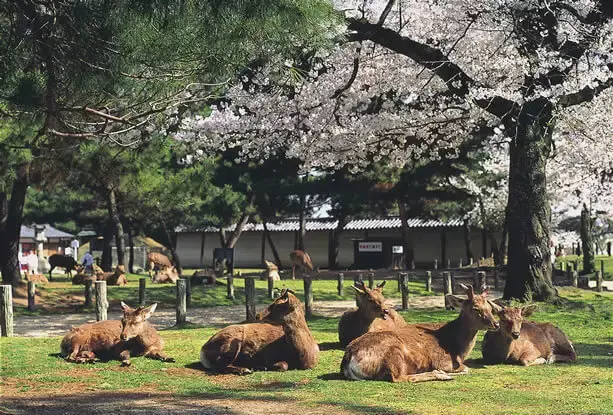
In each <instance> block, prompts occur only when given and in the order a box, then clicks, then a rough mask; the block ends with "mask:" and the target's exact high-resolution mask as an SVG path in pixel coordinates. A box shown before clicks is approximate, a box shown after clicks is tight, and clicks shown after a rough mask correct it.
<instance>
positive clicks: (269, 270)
mask: <svg viewBox="0 0 613 415" xmlns="http://www.w3.org/2000/svg"><path fill="white" fill-rule="evenodd" d="M264 263H265V264H266V270H264V271H262V273H261V274H260V280H262V281H266V280H268V279H272V280H273V281H279V280H280V279H281V276H279V267H277V264H275V263H274V262H270V261H267V260H264Z"/></svg>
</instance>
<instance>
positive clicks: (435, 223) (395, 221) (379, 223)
mask: <svg viewBox="0 0 613 415" xmlns="http://www.w3.org/2000/svg"><path fill="white" fill-rule="evenodd" d="M337 224H338V221H335V220H325V219H319V220H316V219H308V220H307V221H306V224H305V225H306V226H305V227H306V230H307V232H308V231H326V230H332V229H335V228H336V225H337ZM407 224H408V225H409V228H439V227H458V226H462V220H461V219H451V220H448V221H441V220H436V219H419V218H410V219H408V220H407ZM400 225H401V223H400V218H399V217H387V218H378V219H356V220H352V221H350V222H349V223H348V224H347V225H346V226H345V230H347V231H352V230H353V231H357V230H373V229H399V228H400ZM235 227H236V224H234V225H231V226H228V227H227V228H226V230H227V231H232V230H234V228H235ZM266 227H267V228H268V230H269V231H271V232H293V231H297V230H299V228H300V222H299V221H298V220H284V221H278V222H269V223H267V224H266ZM263 230H264V225H262V224H261V223H247V224H245V226H244V227H243V232H258V231H259V232H262V231H263ZM176 231H177V232H217V231H219V228H216V227H214V226H208V227H206V228H203V229H186V228H184V227H179V228H177V229H176Z"/></svg>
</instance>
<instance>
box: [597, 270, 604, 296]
mask: <svg viewBox="0 0 613 415" xmlns="http://www.w3.org/2000/svg"><path fill="white" fill-rule="evenodd" d="M602 279H603V277H602V271H596V291H597V292H599V293H601V292H602Z"/></svg>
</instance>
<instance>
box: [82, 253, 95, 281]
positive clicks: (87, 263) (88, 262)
mask: <svg viewBox="0 0 613 415" xmlns="http://www.w3.org/2000/svg"><path fill="white" fill-rule="evenodd" d="M81 264H82V265H83V266H84V267H85V273H86V274H90V275H91V274H93V273H94V256H93V255H92V253H91V251H87V252H86V253H85V255H83V259H82V260H81Z"/></svg>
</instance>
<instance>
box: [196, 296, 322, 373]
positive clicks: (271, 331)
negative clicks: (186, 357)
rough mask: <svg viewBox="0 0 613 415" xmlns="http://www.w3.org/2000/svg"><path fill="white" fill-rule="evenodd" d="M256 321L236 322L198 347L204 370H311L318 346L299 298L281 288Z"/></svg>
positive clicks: (245, 371) (236, 371) (226, 371)
mask: <svg viewBox="0 0 613 415" xmlns="http://www.w3.org/2000/svg"><path fill="white" fill-rule="evenodd" d="M257 320H258V321H257V322H255V323H247V324H237V325H232V326H228V327H226V328H224V329H223V330H221V331H219V332H218V333H217V334H215V335H213V337H211V338H210V339H209V341H207V342H206V344H205V345H204V346H202V349H201V350H200V363H201V364H202V366H203V367H204V368H205V369H208V370H212V371H216V372H225V373H235V374H247V373H251V370H252V369H256V370H278V371H286V370H288V369H311V368H313V367H315V365H316V364H317V360H318V358H319V346H318V345H317V342H316V341H315V339H314V338H313V335H312V334H311V330H309V327H308V326H307V323H306V320H305V318H304V308H303V307H302V304H301V303H300V300H298V298H296V296H294V294H293V293H292V292H291V291H290V290H283V291H282V292H281V296H280V297H279V298H277V299H276V300H275V301H274V302H273V303H272V304H271V305H269V306H268V307H267V308H266V309H265V310H263V311H262V312H260V313H258V315H257Z"/></svg>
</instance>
